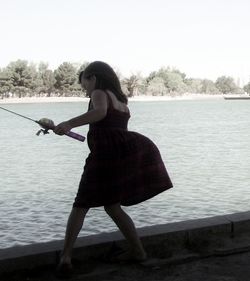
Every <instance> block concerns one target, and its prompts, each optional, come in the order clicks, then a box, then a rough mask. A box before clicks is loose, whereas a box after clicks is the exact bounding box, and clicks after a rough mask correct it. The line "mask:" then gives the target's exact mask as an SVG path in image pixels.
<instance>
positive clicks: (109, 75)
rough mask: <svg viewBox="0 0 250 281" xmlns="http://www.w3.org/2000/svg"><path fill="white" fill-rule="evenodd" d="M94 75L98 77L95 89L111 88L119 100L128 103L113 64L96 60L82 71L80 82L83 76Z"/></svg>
mask: <svg viewBox="0 0 250 281" xmlns="http://www.w3.org/2000/svg"><path fill="white" fill-rule="evenodd" d="M93 75H95V77H96V85H95V89H100V90H104V91H106V90H110V91H111V92H112V93H113V94H114V95H115V96H116V97H117V99H118V100H119V101H121V102H123V103H125V104H127V103H128V98H127V96H126V95H125V94H124V93H123V92H122V89H121V83H120V81H119V78H118V77H117V75H116V73H115V71H114V70H113V68H112V67H111V66H109V65H108V64H107V63H105V62H102V61H94V62H92V63H90V64H89V65H88V66H87V67H86V68H85V69H84V70H83V71H81V72H80V74H79V82H81V78H82V77H84V78H85V79H89V78H90V77H91V76H93Z"/></svg>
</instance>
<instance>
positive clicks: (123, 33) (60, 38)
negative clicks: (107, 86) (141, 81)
mask: <svg viewBox="0 0 250 281" xmlns="http://www.w3.org/2000/svg"><path fill="white" fill-rule="evenodd" d="M249 11H250V1H249V0H88V1H87V0H0V30H1V43H0V68H4V67H6V66H7V65H8V64H9V63H10V62H11V61H15V60H18V59H22V60H27V61H28V62H30V63H36V64H39V63H40V62H41V61H43V62H47V63H48V64H49V68H50V69H52V70H53V69H55V68H57V67H58V66H59V65H60V64H61V63H63V62H65V61H68V62H72V63H79V64H81V63H83V62H85V61H88V62H91V61H94V60H102V61H105V62H107V63H109V64H110V65H111V66H113V67H114V68H115V70H117V71H119V72H120V73H121V74H122V75H123V76H126V77H128V76H129V75H132V74H138V73H140V74H141V75H143V76H146V75H148V74H149V73H150V72H152V71H156V70H158V69H159V68H160V67H168V66H169V67H173V68H177V69H179V70H180V71H182V72H184V73H186V75H187V77H192V78H201V79H205V78H206V79H211V80H213V81H215V80H216V79H217V78H218V77H219V76H222V75H226V76H232V77H233V78H234V79H235V81H236V82H237V83H239V84H240V85H243V84H247V83H248V82H249V81H250V36H249V32H250V31H249V27H250V17H249Z"/></svg>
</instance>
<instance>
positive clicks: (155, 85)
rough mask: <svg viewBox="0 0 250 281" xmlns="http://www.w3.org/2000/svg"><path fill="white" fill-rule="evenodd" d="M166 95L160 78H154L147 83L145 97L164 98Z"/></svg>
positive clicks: (163, 83) (165, 89)
mask: <svg viewBox="0 0 250 281" xmlns="http://www.w3.org/2000/svg"><path fill="white" fill-rule="evenodd" d="M166 94H167V88H166V87H165V82H164V80H163V78H162V77H154V78H153V79H151V80H150V81H149V83H148V87H147V95H149V96H164V95H166Z"/></svg>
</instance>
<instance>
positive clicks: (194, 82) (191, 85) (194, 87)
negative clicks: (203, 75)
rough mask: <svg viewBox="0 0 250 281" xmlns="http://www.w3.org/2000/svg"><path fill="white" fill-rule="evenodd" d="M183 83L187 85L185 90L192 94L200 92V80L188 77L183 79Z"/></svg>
mask: <svg viewBox="0 0 250 281" xmlns="http://www.w3.org/2000/svg"><path fill="white" fill-rule="evenodd" d="M185 84H186V85H187V91H188V92H189V93H192V94H200V93H201V92H202V86H203V85H202V80H201V79H194V78H189V79H185Z"/></svg>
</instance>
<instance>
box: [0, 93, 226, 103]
mask: <svg viewBox="0 0 250 281" xmlns="http://www.w3.org/2000/svg"><path fill="white" fill-rule="evenodd" d="M222 98H223V96H222V95H204V94H186V95H182V96H174V97H170V96H135V97H132V98H129V101H175V100H206V99H222ZM88 100H89V99H88V98H86V97H24V98H5V99H1V100H0V104H9V103H46V102H87V101H88Z"/></svg>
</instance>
